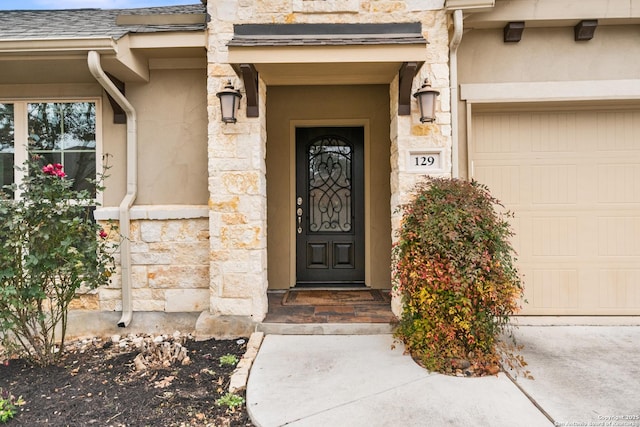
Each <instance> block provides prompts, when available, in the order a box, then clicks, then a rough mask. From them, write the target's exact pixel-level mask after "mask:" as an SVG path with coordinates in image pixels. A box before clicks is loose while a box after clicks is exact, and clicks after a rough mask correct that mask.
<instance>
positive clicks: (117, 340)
mask: <svg viewBox="0 0 640 427" xmlns="http://www.w3.org/2000/svg"><path fill="white" fill-rule="evenodd" d="M111 342H112V343H114V344H117V343H119V342H120V335H113V336H112V337H111Z"/></svg>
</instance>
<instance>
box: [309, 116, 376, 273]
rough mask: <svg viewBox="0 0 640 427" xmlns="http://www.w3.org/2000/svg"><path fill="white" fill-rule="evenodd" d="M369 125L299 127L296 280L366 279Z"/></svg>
mask: <svg viewBox="0 0 640 427" xmlns="http://www.w3.org/2000/svg"><path fill="white" fill-rule="evenodd" d="M363 172H364V128H362V127H312V128H297V129H296V236H297V238H296V283H297V284H299V285H304V284H307V285H354V284H364V173H363Z"/></svg>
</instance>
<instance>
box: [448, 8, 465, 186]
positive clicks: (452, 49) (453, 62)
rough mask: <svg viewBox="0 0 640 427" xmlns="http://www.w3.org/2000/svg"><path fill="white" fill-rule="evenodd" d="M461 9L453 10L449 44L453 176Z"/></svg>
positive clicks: (456, 171)
mask: <svg viewBox="0 0 640 427" xmlns="http://www.w3.org/2000/svg"><path fill="white" fill-rule="evenodd" d="M463 25H464V24H463V22H462V10H461V9H456V10H454V11H453V35H452V36H451V43H450V44H449V61H450V63H449V81H450V82H451V168H452V171H451V172H452V175H453V178H459V177H460V165H459V163H460V161H459V159H458V155H459V154H458V153H459V151H458V145H459V137H458V46H460V42H461V41H462V30H463Z"/></svg>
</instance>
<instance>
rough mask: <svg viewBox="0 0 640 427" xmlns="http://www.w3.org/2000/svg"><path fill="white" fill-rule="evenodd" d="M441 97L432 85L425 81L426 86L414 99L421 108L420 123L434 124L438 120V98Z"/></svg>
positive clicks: (419, 90) (415, 94)
mask: <svg viewBox="0 0 640 427" xmlns="http://www.w3.org/2000/svg"><path fill="white" fill-rule="evenodd" d="M438 95H440V92H438V91H437V90H433V89H431V85H430V84H429V81H428V80H427V79H424V84H423V85H422V87H421V88H420V89H418V91H417V92H416V93H414V94H413V97H414V98H416V99H417V100H418V106H420V122H421V123H425V122H426V123H432V122H434V121H435V120H436V97H437V96H438Z"/></svg>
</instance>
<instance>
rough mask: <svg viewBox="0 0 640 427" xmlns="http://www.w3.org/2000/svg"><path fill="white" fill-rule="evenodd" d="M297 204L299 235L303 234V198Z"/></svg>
mask: <svg viewBox="0 0 640 427" xmlns="http://www.w3.org/2000/svg"><path fill="white" fill-rule="evenodd" d="M296 204H297V205H298V209H296V217H297V219H298V229H297V231H298V234H302V214H303V213H304V212H303V211H302V197H298V198H297V199H296Z"/></svg>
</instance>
